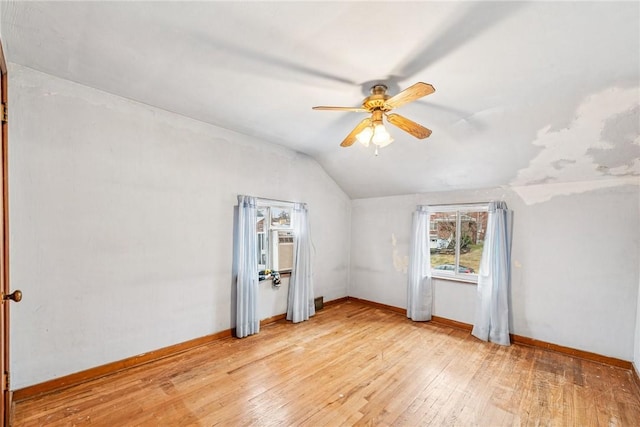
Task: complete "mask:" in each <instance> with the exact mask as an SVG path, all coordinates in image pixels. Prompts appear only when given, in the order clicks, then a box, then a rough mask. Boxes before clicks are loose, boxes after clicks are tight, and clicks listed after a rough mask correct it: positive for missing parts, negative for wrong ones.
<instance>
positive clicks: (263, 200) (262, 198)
mask: <svg viewBox="0 0 640 427" xmlns="http://www.w3.org/2000/svg"><path fill="white" fill-rule="evenodd" d="M256 200H258V202H267V203H272V202H275V203H284V204H285V205H294V204H295V203H300V202H291V201H289V200H278V199H267V198H265V197H256Z"/></svg>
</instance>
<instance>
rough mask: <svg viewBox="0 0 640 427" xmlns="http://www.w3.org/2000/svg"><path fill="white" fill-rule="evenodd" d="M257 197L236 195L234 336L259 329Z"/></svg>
mask: <svg viewBox="0 0 640 427" xmlns="http://www.w3.org/2000/svg"><path fill="white" fill-rule="evenodd" d="M257 219H258V209H257V207H256V198H255V197H250V196H238V240H237V243H238V248H237V255H236V256H237V266H238V278H237V282H236V283H237V309H236V336H237V337H238V338H243V337H246V336H248V335H253V334H256V333H258V332H260V319H259V318H258V239H257V233H256V221H257Z"/></svg>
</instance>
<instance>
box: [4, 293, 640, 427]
mask: <svg viewBox="0 0 640 427" xmlns="http://www.w3.org/2000/svg"><path fill="white" fill-rule="evenodd" d="M13 425H14V426H16V427H20V426H44V425H47V426H70V425H78V426H82V425H91V426H115V425H117V426H214V425H216V426H217V425H220V426H230V425H232V426H235V425H259V426H271V425H279V426H280V425H297V426H312V427H316V426H340V425H346V426H350V425H358V426H379V425H384V426H387V425H389V426H391V425H394V426H414V425H434V426H440V425H455V426H485V425H491V426H511V425H524V426H526V425H558V426H560V425H562V426H565V425H579V426H590V425H594V426H596V425H607V426H608V425H613V426H627V425H628V426H637V425H640V392H639V390H638V388H637V387H636V386H635V383H634V378H633V375H632V373H631V372H630V371H628V370H626V369H623V368H617V367H612V366H608V365H603V364H600V363H596V362H590V361H586V360H581V359H577V358H575V357H571V356H567V355H563V354H559V353H553V352H550V351H546V350H542V349H539V348H531V347H525V346H519V345H512V346H509V347H504V346H499V345H495V344H488V343H484V342H481V341H478V340H476V339H475V338H473V337H471V336H470V335H469V333H468V331H462V330H457V329H452V328H450V327H447V326H442V325H436V324H431V323H423V322H411V321H410V320H408V319H407V318H406V317H405V316H403V315H402V314H399V313H397V312H393V311H389V310H385V309H384V308H380V307H373V306H371V305H367V304H363V303H361V302H358V301H344V302H341V303H338V304H334V305H331V306H327V307H325V308H324V309H323V310H321V311H319V312H318V313H317V315H316V316H314V317H313V318H312V319H311V320H309V321H307V322H303V323H299V324H296V325H293V324H291V323H289V322H286V321H278V322H276V323H274V324H271V325H268V326H266V327H264V328H263V329H262V330H261V332H260V333H259V334H257V335H254V336H251V337H247V338H243V339H236V338H223V339H220V340H218V341H215V342H211V343H207V344H205V345H203V346H201V347H197V348H194V349H191V350H189V351H187V352H184V353H181V354H178V355H174V356H172V357H167V358H165V359H162V360H158V361H155V362H151V363H148V364H146V365H143V366H137V367H134V368H131V369H128V370H126V371H122V372H119V373H116V374H113V375H110V376H107V377H104V378H101V379H98V380H95V381H90V382H86V383H84V384H80V385H77V386H74V387H71V388H68V389H66V390H63V391H60V392H57V393H52V394H49V395H45V396H40V397H36V398H32V399H29V400H25V401H22V402H18V403H16V404H15V405H14V408H13Z"/></svg>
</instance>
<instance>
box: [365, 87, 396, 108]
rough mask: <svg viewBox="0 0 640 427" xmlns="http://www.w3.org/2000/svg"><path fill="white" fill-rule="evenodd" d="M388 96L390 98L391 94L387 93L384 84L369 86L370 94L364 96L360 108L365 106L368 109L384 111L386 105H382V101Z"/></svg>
mask: <svg viewBox="0 0 640 427" xmlns="http://www.w3.org/2000/svg"><path fill="white" fill-rule="evenodd" d="M389 98H391V96H389V95H387V87H386V86H385V85H383V84H379V85H375V86H373V87H371V95H370V96H368V97H367V98H365V100H364V101H363V102H362V108H365V109H367V110H369V111H374V110H383V111H386V110H387V107H386V106H385V105H384V102H385V101H386V100H387V99H389Z"/></svg>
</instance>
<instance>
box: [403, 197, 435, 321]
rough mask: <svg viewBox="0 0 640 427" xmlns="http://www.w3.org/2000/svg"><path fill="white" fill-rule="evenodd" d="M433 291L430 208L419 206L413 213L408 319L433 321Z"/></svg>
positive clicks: (408, 282)
mask: <svg viewBox="0 0 640 427" xmlns="http://www.w3.org/2000/svg"><path fill="white" fill-rule="evenodd" d="M432 304H433V291H432V283H431V259H430V252H429V208H428V207H427V206H418V209H417V210H416V211H415V212H414V213H413V226H412V230H411V240H410V246H409V268H408V280H407V317H409V318H410V319H411V320H415V321H426V320H431V307H432Z"/></svg>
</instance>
